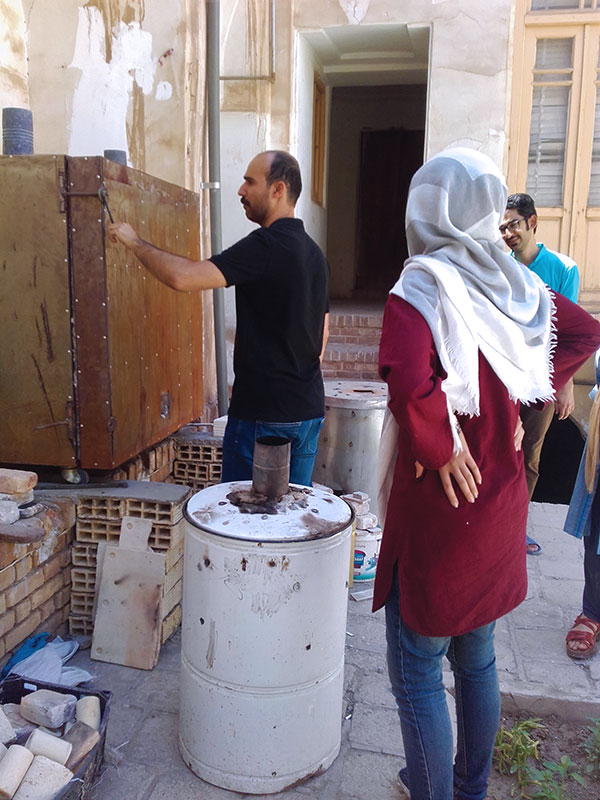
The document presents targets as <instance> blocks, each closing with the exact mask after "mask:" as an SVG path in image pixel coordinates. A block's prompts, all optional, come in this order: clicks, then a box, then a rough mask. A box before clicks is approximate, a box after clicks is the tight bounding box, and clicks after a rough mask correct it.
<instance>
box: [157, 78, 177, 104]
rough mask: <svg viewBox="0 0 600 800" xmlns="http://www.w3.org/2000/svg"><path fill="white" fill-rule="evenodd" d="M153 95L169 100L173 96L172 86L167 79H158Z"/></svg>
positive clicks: (158, 98) (159, 98)
mask: <svg viewBox="0 0 600 800" xmlns="http://www.w3.org/2000/svg"><path fill="white" fill-rule="evenodd" d="M154 96H155V97H156V99H157V100H170V99H171V97H172V96H173V87H172V86H171V84H170V83H169V81H159V82H158V83H157V84H156V94H155V95H154Z"/></svg>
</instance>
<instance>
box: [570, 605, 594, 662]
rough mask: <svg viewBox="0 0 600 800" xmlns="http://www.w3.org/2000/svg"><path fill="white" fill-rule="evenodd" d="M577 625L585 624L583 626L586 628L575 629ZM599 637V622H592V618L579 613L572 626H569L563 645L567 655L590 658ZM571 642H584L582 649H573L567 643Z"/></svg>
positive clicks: (576, 657)
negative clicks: (584, 629)
mask: <svg viewBox="0 0 600 800" xmlns="http://www.w3.org/2000/svg"><path fill="white" fill-rule="evenodd" d="M577 625H585V627H586V628H588V630H587V631H576V630H575V627H576V626H577ZM599 638H600V623H598V622H594V620H593V619H590V618H589V617H586V616H584V615H583V614H580V615H579V616H578V617H577V619H576V620H575V622H574V623H573V627H572V628H571V630H570V631H569V632H568V633H567V638H566V642H565V646H566V648H567V655H568V656H570V657H571V658H575V659H584V658H590V656H593V655H594V653H595V652H596V651H597V649H598V646H597V644H596V641H597V639H599ZM571 642H583V643H584V644H585V647H584V648H583V649H582V650H574V649H573V648H572V647H569V644H570V643H571Z"/></svg>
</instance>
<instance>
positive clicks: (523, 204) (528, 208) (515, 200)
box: [506, 193, 537, 219]
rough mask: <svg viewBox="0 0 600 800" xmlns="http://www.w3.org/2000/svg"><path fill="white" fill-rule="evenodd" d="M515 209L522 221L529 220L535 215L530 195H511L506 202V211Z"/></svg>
mask: <svg viewBox="0 0 600 800" xmlns="http://www.w3.org/2000/svg"><path fill="white" fill-rule="evenodd" d="M509 208H515V209H516V210H517V211H518V212H519V214H520V215H521V216H522V217H523V218H524V219H529V217H531V216H532V215H533V214H537V211H536V210H535V203H534V202H533V197H532V196H531V195H530V194H523V193H520V194H511V195H509V196H508V200H507V201H506V210H507V211H508V209H509Z"/></svg>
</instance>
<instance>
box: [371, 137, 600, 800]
mask: <svg viewBox="0 0 600 800" xmlns="http://www.w3.org/2000/svg"><path fill="white" fill-rule="evenodd" d="M506 196H507V190H506V186H505V183H504V180H503V178H502V175H501V173H500V172H499V170H498V169H497V167H496V166H495V165H494V163H493V162H492V161H491V160H490V159H489V158H488V157H487V156H485V155H483V154H481V153H478V152H476V151H474V150H469V149H466V148H454V149H451V150H446V151H444V152H442V153H440V154H439V155H437V156H436V157H434V158H432V159H431V160H430V161H429V162H427V163H426V164H425V165H424V166H423V167H421V169H419V170H418V172H417V173H416V174H415V176H414V178H413V180H412V183H411V187H410V192H409V198H408V204H407V211H406V235H407V241H408V249H409V253H410V254H411V257H410V258H409V259H408V260H407V262H406V264H405V267H404V270H403V272H402V275H401V277H400V279H399V281H398V282H397V284H396V285H395V286H394V288H393V289H392V291H391V293H390V297H389V299H388V302H387V305H386V310H385V315H384V322H383V331H382V338H381V348H380V357H379V364H380V373H381V376H382V378H383V379H384V380H385V381H387V383H388V387H389V411H390V415H389V417H388V419H387V420H386V424H385V426H384V435H383V439H382V448H381V456H382V461H383V467H384V469H383V475H382V484H383V486H384V488H387V490H388V491H389V500H387V498H385V499H383V497H382V502H380V505H379V507H380V508H385V509H386V512H387V513H386V518H385V527H384V536H383V542H382V547H381V554H380V559H379V563H378V566H377V577H376V584H375V598H374V604H373V607H374V610H376V609H377V608H379V607H381V606H382V605H384V604H385V606H386V624H387V638H388V666H389V672H390V679H391V683H392V690H393V692H394V695H395V697H396V701H397V703H398V709H399V714H400V722H401V726H402V735H403V739H404V749H405V753H406V760H407V769H406V770H403V771H402V772H401V779H403V780H404V783H405V785H409V786H410V791H411V798H412V799H413V800H452V798H453V797H456V798H461V800H483V799H484V798H485V795H486V788H487V778H488V775H489V770H490V767H491V757H492V751H493V744H494V737H495V734H496V730H497V727H498V721H499V709H500V698H499V691H498V680H497V675H496V666H495V656H494V644H493V636H494V621H495V620H496V619H498V617H500V616H502V615H503V614H506V613H507V612H508V611H510V610H512V609H513V608H515V606H517V605H518V604H519V603H520V602H521V601H522V600H523V599H524V597H525V594H526V589H527V572H526V565H525V530H526V521H527V509H528V494H527V486H526V483H525V475H524V471H523V458H522V454H521V453H520V452H519V447H518V442H516V441H515V431H516V430H517V425H518V410H519V401H520V402H524V403H533V402H544V401H547V400H549V399H551V398H552V397H553V395H554V391H555V390H556V389H558V388H560V387H561V386H562V385H563V384H564V383H565V382H566V381H567V380H568V379H569V378H570V377H571V375H572V374H573V373H574V372H575V371H576V369H577V368H578V367H579V366H580V365H581V364H582V363H583V362H584V361H585V360H586V358H587V357H588V356H589V355H590V354H591V353H592V352H593V351H594V350H595V349H596V348H597V347H598V345H599V344H600V325H599V324H598V323H596V322H595V321H594V320H593V318H592V317H590V316H589V315H588V314H586V313H585V312H584V311H582V310H581V309H579V308H578V307H577V306H576V305H574V304H573V303H570V302H569V301H568V300H566V299H565V298H562V297H560V296H558V295H553V294H551V293H550V292H549V290H548V289H547V288H546V287H545V286H544V284H543V283H542V281H541V280H540V279H539V278H538V277H537V276H536V275H535V274H533V273H532V272H530V271H529V270H525V269H523V268H522V266H521V265H520V264H519V262H518V261H516V260H515V259H513V258H511V257H510V256H509V255H508V254H507V253H505V252H504V249H503V245H502V242H501V237H500V233H499V230H498V225H499V224H500V221H501V217H502V214H503V212H504V208H505V203H506ZM384 494H385V492H384ZM445 655H446V656H447V657H448V658H449V660H450V662H451V666H452V669H453V672H454V677H455V685H456V706H457V718H458V719H457V722H458V742H457V755H456V761H455V763H454V766H453V763H452V729H451V725H450V719H449V716H448V710H447V705H446V699H445V690H444V686H443V682H442V659H443V657H444V656H445Z"/></svg>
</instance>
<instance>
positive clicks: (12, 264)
mask: <svg viewBox="0 0 600 800" xmlns="http://www.w3.org/2000/svg"><path fill="white" fill-rule="evenodd" d="M64 172H65V159H64V157H63V156H16V157H10V156H0V186H2V192H0V264H1V271H0V282H1V286H0V320H1V326H2V327H1V335H0V363H1V364H2V369H1V375H0V461H1V462H3V463H18V464H48V465H58V466H65V467H74V466H75V465H76V460H77V459H76V452H75V446H74V440H73V439H72V438H70V437H72V436H73V428H72V423H73V419H72V409H73V402H72V401H73V398H72V384H73V378H72V355H71V298H70V289H69V265H68V248H67V216H66V213H65V209H64V203H63V199H62V195H61V193H60V189H61V183H62V181H63V178H64Z"/></svg>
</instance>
